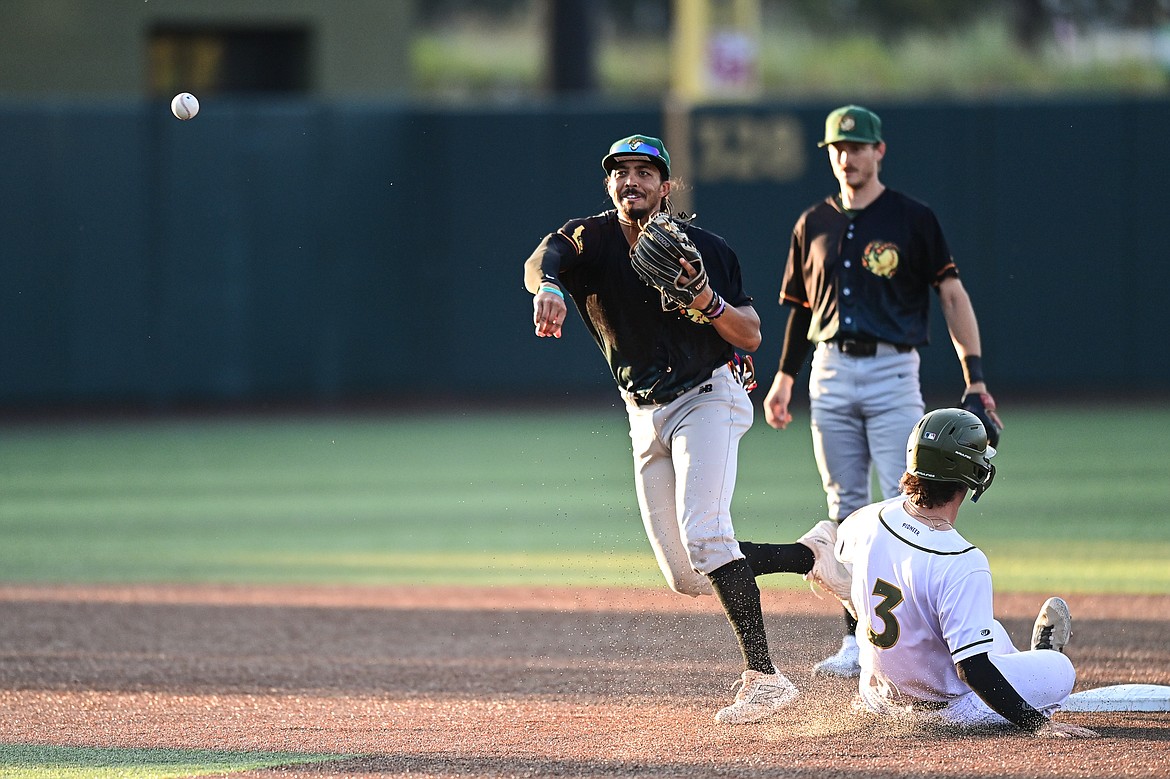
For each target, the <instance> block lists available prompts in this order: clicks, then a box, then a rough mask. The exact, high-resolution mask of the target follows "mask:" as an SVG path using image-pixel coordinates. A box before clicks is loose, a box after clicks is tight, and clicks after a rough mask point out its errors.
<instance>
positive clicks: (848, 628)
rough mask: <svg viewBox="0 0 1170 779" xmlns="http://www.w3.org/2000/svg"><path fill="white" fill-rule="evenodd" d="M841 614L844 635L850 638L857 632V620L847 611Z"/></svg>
mask: <svg viewBox="0 0 1170 779" xmlns="http://www.w3.org/2000/svg"><path fill="white" fill-rule="evenodd" d="M843 613H844V614H845V635H847V636H852V635H854V634H855V633H856V632H857V620H856V619H854V618H853V615H852V614H850V613H849V612H848V611H844V612H843Z"/></svg>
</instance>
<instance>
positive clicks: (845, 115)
mask: <svg viewBox="0 0 1170 779" xmlns="http://www.w3.org/2000/svg"><path fill="white" fill-rule="evenodd" d="M838 141H853V142H855V143H881V141H882V120H881V119H879V118H878V115H877V114H875V113H874V112H873V111H870V110H869V109H868V108H862V107H861V106H859V105H846V106H841V107H840V108H838V109H837V110H835V111H833V113H831V114H829V116H828V118H827V119H825V140H823V141H821V142H820V143H818V144H817V146H820V147H822V148H823V147H825V146H828V145H829V144H830V143H837V142H838Z"/></svg>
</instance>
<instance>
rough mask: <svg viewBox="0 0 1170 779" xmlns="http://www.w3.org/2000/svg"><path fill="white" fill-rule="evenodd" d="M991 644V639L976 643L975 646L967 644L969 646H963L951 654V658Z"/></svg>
mask: <svg viewBox="0 0 1170 779" xmlns="http://www.w3.org/2000/svg"><path fill="white" fill-rule="evenodd" d="M990 643H991V639H990V638H985V639H983V640H982V641H976V642H975V643H973V644H967V646H961V647H959V648H958V649H956V650H955V651H954V652H951V657H954V656H955V655H957V654H959V653H960V652H966V651H967V650H968V649H970V648H971V647H976V646H982V645H984V644H990ZM974 654H978V653H977V652H976V653H974Z"/></svg>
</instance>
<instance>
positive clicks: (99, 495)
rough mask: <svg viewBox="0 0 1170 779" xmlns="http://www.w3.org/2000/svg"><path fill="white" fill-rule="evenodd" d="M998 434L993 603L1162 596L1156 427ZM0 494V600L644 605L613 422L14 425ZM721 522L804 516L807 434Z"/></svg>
mask: <svg viewBox="0 0 1170 779" xmlns="http://www.w3.org/2000/svg"><path fill="white" fill-rule="evenodd" d="M1007 422H1008V425H1009V427H1008V430H1007V432H1006V434H1005V438H1004V442H1003V444H1004V445H1003V447H1002V451H1001V454H1000V456H999V457H997V463H998V465H999V475H998V476H997V478H996V481H995V485H994V487H993V488H992V490H991V491H990V492H989V493H988V494H987V496H986V497H985V498H984V499H983V500H981V501H980V502H979V503H978V504H976V505H968V506H967V508H966V509H965V510H964V512H963V514H962V515H961V517H960V528H961V530H962V531H963V532H964V534H965V535H966V536H967V537H968V538H969V539H970V540H971V541H973V542H975V543H977V544H979V545H980V546H981V547H982V548H983V549H984V550H985V551H987V553H988V555H989V557H990V558H991V561H992V568H993V572H994V573H995V576H996V584H997V587H998V588H999V589H1000V590H1027V591H1035V590H1042V591H1047V590H1060V591H1062V592H1076V591H1082V592H1083V591H1103V592H1160V593H1166V592H1170V565H1167V561H1168V560H1170V523H1167V522H1166V521H1165V511H1166V506H1167V505H1168V504H1170V476H1168V474H1170V447H1167V445H1166V443H1165V440H1164V433H1163V432H1162V431H1164V430H1166V429H1168V428H1170V411H1168V410H1164V409H1161V408H1154V407H1141V408H1140V409H1126V408H1119V409H1115V410H1110V411H1106V410H1102V409H1077V408H1046V409H1028V410H1013V411H1012V412H1010V413H1009V414H1008V418H1007ZM0 474H2V481H0V537H3V539H4V543H3V544H2V545H0V581H5V582H43V583H50V582H65V583H86V582H109V583H121V582H217V583H342V584H345V583H349V584H380V585H384V584H410V583H456V584H487V585H493V584H533V585H557V584H564V585H584V586H589V585H593V586H602V585H604V586H611V585H613V586H618V585H621V586H649V587H657V586H661V580H660V576H659V574H658V571H657V568H656V566H655V564H654V562H653V560H652V558H651V555H650V552H649V547H648V544H647V542H646V540H645V537H644V535H643V532H642V528H641V523H640V520H639V518H638V515H637V509H636V504H635V500H634V490H633V479H632V470H631V465H630V461H629V440H628V433H627V430H626V425H625V418H624V414H623V413H622V411H621V410H620V409H617V408H601V409H598V410H593V411H577V412H557V413H555V414H550V413H548V412H544V413H540V414H531V415H527V414H521V413H484V414H466V415H463V416H459V417H450V416H447V415H434V416H414V417H401V418H396V417H378V416H369V417H320V418H296V419H267V418H264V419H248V420H240V419H218V420H217V419H208V420H202V421H165V422H159V421H154V422H117V423H115V422H108V423H102V424H76V425H66V424H59V425H52V426H32V427H30V426H18V427H13V428H11V429H8V430H4V431H2V434H0ZM735 516H736V527H737V531H738V534H739V535H740V537H742V538H746V539H753V540H763V541H769V540H770V541H790V540H793V539H795V538H796V537H797V536H798V535H799V534H800V533H802V532H803V531H804V529H806V528H807V527H808V526H809V525H811V524H812V522H814V521H816V520H817V519H820V518H822V517H823V516H824V496H823V494H822V492H821V488H820V483H819V479H818V476H817V473H816V469H815V466H814V464H813V460H812V453H811V443H810V440H809V432H808V428H807V418H804V419H798V420H797V422H796V423H795V424H794V425H793V427H791V428H790V429H789V430H787V431H785V432H783V433H780V432H776V431H774V430H772V429H770V428H769V427H767V425H766V424H764V422H763V419H762V416H761V418H759V419H757V422H756V425H755V427H754V428H753V429H752V431H751V432H750V433H749V434H748V436H747V437H746V438H745V440H744V443H743V446H742V451H741V467H740V478H739V486H738V490H737V494H736V504H735ZM763 583H764V585H765V586H770V587H803V586H804V583H803V582H802V581H801V580H800V579H799V577H795V576H791V577H788V576H778V577H771V579H768V580H764V582H763Z"/></svg>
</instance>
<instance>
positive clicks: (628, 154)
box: [601, 135, 670, 181]
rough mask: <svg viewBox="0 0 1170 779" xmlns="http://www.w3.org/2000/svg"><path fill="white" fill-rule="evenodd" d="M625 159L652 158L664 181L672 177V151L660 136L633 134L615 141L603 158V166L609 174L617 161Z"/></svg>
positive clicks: (651, 160)
mask: <svg viewBox="0 0 1170 779" xmlns="http://www.w3.org/2000/svg"><path fill="white" fill-rule="evenodd" d="M625 160H650V162H653V163H654V165H655V166H656V167H657V168H658V170H659V171H660V172H661V173H662V178H663V180H664V181H665V180H666V179H668V178H670V153H669V152H667V151H666V144H664V143H663V142H662V141H661V140H660V139H658V138H652V137H651V136H649V135H631V136H630V137H629V138H622V139H621V140H620V141H614V142H613V145H612V146H610V147H609V154H606V155H605V156H604V157H602V158H601V167H602V169H603V170H604V171H605V172H606V173H607V174H608V173H609V172H610V171H611V170H613V169H614V166H615V165H616V164H617V163H619V162H623V161H625Z"/></svg>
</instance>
